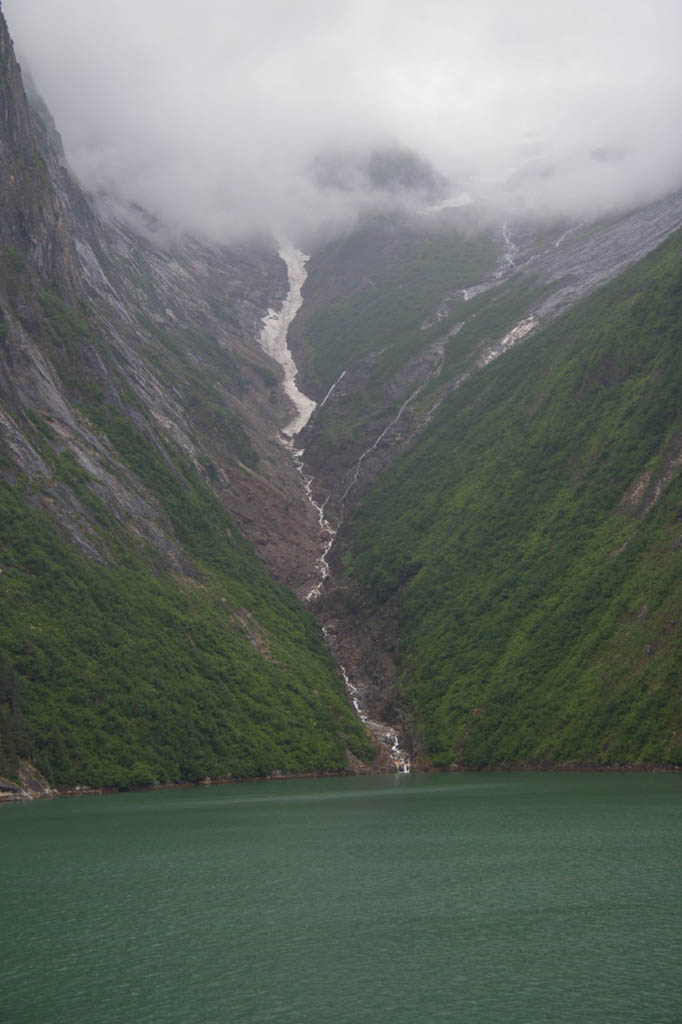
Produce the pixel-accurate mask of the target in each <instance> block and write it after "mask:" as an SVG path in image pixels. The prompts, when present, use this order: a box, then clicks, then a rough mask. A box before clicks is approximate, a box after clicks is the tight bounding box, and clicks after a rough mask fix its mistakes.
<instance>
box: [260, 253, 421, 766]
mask: <svg viewBox="0 0 682 1024" xmlns="http://www.w3.org/2000/svg"><path fill="white" fill-rule="evenodd" d="M279 255H280V256H281V258H282V259H283V260H284V262H285V263H286V267H287V273H288V277H289V291H288V293H287V296H286V298H285V300H284V302H283V304H282V307H281V309H280V310H279V311H275V310H273V309H270V310H268V313H267V314H266V316H265V317H264V318H263V327H262V330H261V333H260V338H259V342H260V345H261V347H262V348H263V349H264V351H265V352H267V354H268V355H269V356H271V357H272V358H273V359H274V360H275V361H276V362H278V363H279V364H280V366H281V367H282V369H283V371H284V380H283V382H282V386H283V388H284V391H285V393H286V395H287V396H288V397H289V398H290V399H291V402H292V404H293V406H294V408H295V410H296V415H295V416H294V417H293V419H292V420H291V421H290V422H289V423H287V425H286V426H285V427H284V428H283V429H282V431H281V437H280V442H281V443H282V444H283V445H284V447H285V448H287V450H288V451H289V452H290V454H291V457H292V459H293V460H294V463H295V465H296V468H297V469H298V471H299V473H300V474H301V478H302V480H303V488H304V491H305V495H306V498H307V500H308V501H309V502H310V504H311V505H312V507H313V509H314V510H315V513H316V515H317V520H318V525H319V530H320V538H321V541H322V544H323V547H322V552H321V554H320V556H319V557H318V559H317V561H316V563H315V573H316V575H317V581H316V583H315V584H314V585H313V586H312V587H311V588H310V590H309V591H308V593H307V595H306V602H307V603H309V604H310V603H311V602H313V601H314V600H315V599H316V598H317V597H319V595H320V593H321V590H322V587H323V586H324V583H325V580H326V579H327V577H328V576H329V571H330V570H329V552H330V551H331V548H332V545H333V544H334V539H335V537H336V529H335V528H334V527H333V526H332V524H331V523H330V522H329V520H328V519H327V518H326V516H325V506H326V504H327V501H326V500H325V501H323V502H322V503H319V502H317V501H316V500H315V498H314V496H313V489H312V485H313V477H312V476H310V475H309V474H307V473H306V471H305V464H304V461H303V457H304V450H303V449H302V448H297V447H296V444H295V437H296V435H297V434H298V433H299V431H301V430H303V427H304V426H305V425H306V423H307V422H308V420H309V419H310V417H311V416H312V414H313V412H314V410H315V409H316V408H317V403H316V402H314V401H313V399H312V398H309V397H308V396H307V395H305V394H303V392H302V391H300V390H299V388H298V386H297V384H296V376H297V373H298V370H297V367H296V364H295V363H294V359H293V356H292V354H291V350H290V349H289V346H288V343H287V335H288V332H289V327H290V326H291V323H292V322H293V320H294V317H295V316H296V314H297V313H298V311H299V309H300V308H301V304H302V302H303V297H302V294H301V290H302V288H303V284H304V282H305V279H306V276H307V273H306V263H307V261H308V259H309V257H308V256H306V255H305V253H302V252H300V250H298V249H296V248H294V247H293V246H290V245H282V246H281V248H280V250H279ZM345 374H346V371H345V370H344V371H343V372H342V373H341V374H340V376H339V377H338V379H337V380H336V382H335V383H334V384H333V385H332V386H331V388H330V389H329V391H328V392H327V394H326V395H325V397H324V398H323V400H322V401H321V402H320V408H321V407H322V406H323V405H324V404H325V402H326V401H327V399H328V398H329V397H330V395H331V394H332V392H333V391H334V389H335V388H336V386H337V384H339V383H340V382H341V380H342V379H343V377H344V376H345ZM349 490H350V488H349ZM322 631H323V633H324V636H325V639H326V641H327V643H328V644H329V647H330V649H332V651H333V647H334V643H333V639H334V638H333V637H332V636H331V635H330V633H329V631H328V630H327V629H326V627H324V626H323V627H322ZM339 671H340V673H341V677H342V679H343V682H344V685H345V687H346V692H347V694H348V697H349V700H350V701H351V704H352V705H353V708H354V709H355V712H356V714H357V715H358V717H359V718H360V720H361V721H362V722H363V723H364V724H365V726H366V727H367V728H368V729H369V731H370V732H371V733H372V735H373V736H374V737H375V738H376V739H377V740H379V741H380V742H381V743H382V744H383V745H384V746H385V747H386V748H387V750H388V751H389V755H390V759H391V762H392V764H393V766H394V768H395V771H397V772H403V773H407V772H409V770H410V757H409V754H408V753H407V751H406V750H404V749H403V748H402V746H401V741H400V735H399V733H398V731H397V730H396V729H394V728H393V727H392V726H390V725H387V724H386V723H384V722H377V721H375V720H373V719H372V718H370V716H369V715H368V714H367V711H366V709H365V708H364V707H363V705H362V700H361V695H360V692H359V690H358V688H357V686H355V684H354V683H353V680H352V679H351V678H350V676H349V673H348V670H347V669H346V667H345V666H344V665H342V664H340V663H339Z"/></svg>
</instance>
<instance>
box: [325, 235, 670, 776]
mask: <svg viewBox="0 0 682 1024" xmlns="http://www.w3.org/2000/svg"><path fill="white" fill-rule="evenodd" d="M680 323H682V235H681V234H680V232H677V233H675V234H674V235H672V236H671V237H670V238H669V239H668V240H667V241H666V242H665V243H664V244H663V245H662V246H661V247H660V248H659V249H658V250H657V251H656V252H654V253H653V254H651V255H650V256H648V257H647V258H646V259H644V260H643V261H641V262H640V263H638V264H637V265H636V266H634V267H632V268H631V269H630V270H628V271H626V272H625V273H624V274H623V275H621V276H620V277H619V278H617V279H616V280H615V281H613V282H611V283H610V284H608V285H606V286H605V287H604V288H603V289H602V290H600V291H599V292H597V293H595V294H594V295H592V296H590V297H588V298H586V299H583V300H582V301H581V302H580V303H579V304H578V305H576V306H575V307H574V309H573V310H571V311H570V312H569V313H567V314H565V315H564V316H562V317H561V318H560V319H558V320H556V321H555V322H554V323H552V324H550V325H549V326H547V327H546V328H545V329H543V330H541V331H538V332H537V333H536V334H534V335H532V336H531V337H530V338H529V339H528V340H526V341H525V342H524V343H523V344H522V345H520V346H519V347H516V348H513V349H512V350H511V351H509V352H507V353H506V354H504V355H503V356H501V357H500V358H499V359H498V360H497V361H496V362H495V363H493V364H492V365H490V366H488V367H486V369H485V372H483V373H479V374H475V375H473V376H472V377H471V378H470V379H469V380H467V381H466V382H465V383H463V384H462V386H461V387H460V388H458V389H457V390H456V391H454V392H453V393H451V394H450V395H449V396H447V397H446V398H445V399H444V400H443V402H442V404H441V405H440V407H439V408H438V410H437V412H436V414H435V416H434V417H433V421H432V422H431V424H430V426H429V429H428V430H427V431H425V432H424V433H423V434H422V435H421V436H420V437H419V438H417V440H416V441H415V443H414V445H413V446H412V448H411V449H410V450H409V451H407V452H406V453H404V454H403V455H402V456H401V457H399V458H398V459H397V460H396V461H395V462H394V463H393V464H392V465H390V466H389V468H388V469H386V470H385V471H384V472H383V474H382V475H381V476H379V478H378V479H377V480H376V481H375V483H374V485H373V486H372V488H371V489H370V490H369V492H368V493H367V494H366V495H365V497H364V499H363V500H361V501H360V503H359V505H358V506H357V508H356V509H355V511H354V513H353V515H352V518H351V520H350V522H349V524H348V525H347V527H346V528H345V529H344V533H343V539H344V543H343V550H339V551H337V559H336V565H337V571H338V573H339V587H338V591H337V601H341V602H343V601H345V603H346V608H347V610H348V614H349V615H355V616H358V615H359V616H360V617H362V618H363V619H369V620H372V619H374V620H376V621H377V622H380V621H381V619H382V615H384V616H385V614H386V610H387V609H388V608H389V607H390V608H391V609H392V612H391V614H395V616H396V618H397V644H395V646H394V641H393V642H392V644H391V647H392V656H393V658H394V661H395V664H396V673H397V682H396V686H395V691H394V693H393V694H392V699H393V701H394V703H395V705H397V707H398V709H399V712H400V713H401V714H402V715H403V716H404V720H405V722H406V727H407V729H408V731H409V734H410V736H411V739H412V743H413V748H414V749H415V751H417V752H419V753H421V754H423V755H424V756H425V758H426V760H428V761H429V762H430V763H432V764H434V765H437V766H441V767H446V766H449V765H453V764H456V765H459V766H470V767H478V766H482V765H495V764H497V765H499V764H514V763H515V764H519V763H524V764H557V763H561V764H564V763H576V764H595V765H598V764H603V765H607V764H608V765H613V764H642V765H646V764H679V763H681V762H682V702H681V699H682V691H681V689H680V680H681V679H682V642H681V629H680V623H681V621H682V585H681V584H682V477H681V476H680V474H679V467H680V465H681V464H682V434H681V433H680V431H681V429H682V428H681V423H682V408H681V402H682V398H681V396H682V360H681V359H680ZM339 594H341V595H342V596H341V597H339ZM396 609H397V610H396Z"/></svg>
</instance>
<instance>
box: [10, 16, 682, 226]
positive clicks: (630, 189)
mask: <svg viewBox="0 0 682 1024" xmlns="http://www.w3.org/2000/svg"><path fill="white" fill-rule="evenodd" d="M3 10H4V12H5V14H6V15H7V17H8V18H9V20H10V25H11V30H12V33H13V36H14V39H15V43H16V46H17V49H18V51H19V54H20V59H21V60H22V61H23V63H24V65H25V66H27V67H28V68H29V69H30V70H31V72H32V74H33V75H34V77H35V80H36V83H37V86H38V88H39V90H40V92H41V93H42V95H43V96H44V98H45V100H46V102H47V104H48V106H49V107H50V109H51V110H52V112H53V114H54V116H55V119H56V121H57V123H58V124H59V126H60V131H61V132H62V134H63V138H64V144H65V150H66V154H67V158H68V160H69V162H70V164H71V165H72V167H73V168H74V170H75V171H76V173H77V175H78V176H79V178H80V179H81V180H82V181H83V182H84V183H85V185H86V186H87V187H88V188H90V189H91V190H93V191H95V192H99V191H105V192H109V193H115V194H119V195H121V196H122V197H124V198H125V199H126V200H128V201H131V202H136V203H140V204H141V205H143V206H144V207H146V208H147V209H149V210H150V211H151V212H152V213H153V214H154V215H155V216H157V217H158V218H160V219H161V220H162V221H164V222H166V223H168V224H170V225H177V226H178V227H179V228H183V229H190V230H199V231H203V232H206V233H209V234H211V235H212V237H214V238H215V239H218V240H223V239H229V238H232V237H235V236H237V235H244V234H249V233H252V232H262V231H264V230H266V231H274V232H275V233H277V234H279V235H280V236H282V235H286V236H293V237H295V238H298V239H299V240H305V239H306V238H307V237H309V236H310V235H311V232H313V230H315V229H317V228H318V226H319V224H320V223H327V224H332V225H334V224H344V223H347V222H348V221H352V220H353V218H355V217H356V216H357V214H358V211H361V210H362V209H365V208H366V206H367V203H368V202H373V203H377V202H378V203H379V204H380V203H381V202H382V201H384V200H385V199H386V197H387V196H388V197H389V198H391V200H392V201H393V202H394V203H396V202H401V203H407V204H408V205H409V204H410V203H412V204H415V203H416V204H417V205H418V204H419V203H421V202H423V195H422V192H423V189H422V188H421V185H422V184H424V179H423V176H422V180H421V182H417V184H418V185H419V187H418V188H417V189H415V188H413V187H412V186H413V185H414V184H415V182H414V181H413V182H412V183H410V181H409V175H408V178H407V179H406V180H405V181H404V182H403V184H407V186H409V187H407V188H400V189H396V188H395V187H394V185H395V181H396V179H395V176H394V177H393V185H391V184H390V183H389V185H388V187H387V188H386V189H384V188H383V187H381V182H378V181H377V179H376V173H375V171H376V168H375V171H372V167H371V164H372V161H373V160H376V159H377V156H376V154H382V153H383V154H386V153H387V152H391V151H392V152H399V151H401V150H402V151H403V152H411V153H412V154H414V156H413V159H414V160H415V161H417V163H419V162H420V161H422V162H423V166H430V168H431V171H430V172H429V173H430V174H431V176H432V183H431V184H432V186H433V184H435V183H436V182H444V181H445V180H446V179H447V180H449V182H450V187H451V188H452V189H453V191H454V192H461V191H463V190H464V191H466V192H467V193H468V194H469V195H470V196H472V198H473V199H474V200H475V202H477V203H479V204H482V205H485V206H487V207H493V208H494V209H497V210H499V211H500V214H501V215H506V214H507V213H509V212H512V213H513V214H514V215H519V214H520V213H522V214H523V215H526V216H528V215H532V214H539V215H543V216H557V215H562V216H577V217H584V216H591V215H596V214H600V213H603V212H605V211H608V210H611V209H614V208H622V207H625V206H628V205H633V204H637V203H641V202H645V201H648V200H652V199H655V198H656V197H657V196H659V195H662V194H664V193H665V192H666V191H669V190H670V189H671V188H674V187H676V186H677V185H678V184H679V183H680V180H682V170H681V169H682V159H681V158H682V140H681V139H680V133H679V130H678V126H679V119H680V105H681V104H680V99H681V96H682V71H681V69H680V62H679V40H680V38H681V37H682V10H681V9H680V6H679V4H678V3H676V2H674V0H654V2H652V3H650V4H648V5H646V7H645V6H644V5H641V4H633V3H626V4H623V3H618V4H616V3H615V2H612V0H608V2H605V3H601V4H599V5H597V6H596V7H595V5H589V4H588V3H586V2H584V0H580V2H578V3H577V4H574V5H572V6H571V8H570V10H569V9H567V8H566V9H562V8H557V7H555V6H554V5H546V4H541V3H539V2H537V0H523V2H521V3H517V4H515V5H513V7H511V6H510V5H508V4H505V3H503V2H502V0H493V2H490V3H487V4H485V5H476V4H473V3H471V2H469V3H464V4H460V5H457V6H453V5H451V4H447V3H444V2H442V0H426V2H425V3H422V4H420V5H418V6H417V5H414V4H411V3H408V2H405V0H402V2H392V3H387V2H385V0H373V2H371V3H369V4H366V3H365V4H361V3H359V2H350V3H346V4H343V5H340V6H338V7H332V6H331V5H326V4H323V5H316V4H313V3H312V2H310V0H304V2H302V3H299V4H297V5H296V6H294V7H292V5H291V4H284V3H279V2H272V0H269V2H267V3H266V2H263V0H259V2H256V3H253V4H250V5H248V8H246V7H244V5H241V4H239V5H238V4H234V3H228V4H219V3H217V2H215V0H202V2H199V3H197V4H195V5H194V6H193V7H192V10H191V12H190V11H189V9H188V8H187V7H186V5H184V4H181V3H180V2H179V0H146V2H145V4H144V5H140V4H134V3H133V2H132V0H120V2H119V3H117V4H116V5H111V4H109V3H105V2H104V0H90V2H89V3H88V4H83V3H81V2H79V0H63V2H61V3H59V4H58V5H56V4H54V3H52V2H50V0H32V2H30V3H27V2H26V0H21V2H20V0H5V2H4V4H3ZM363 154H365V156H363ZM373 154H374V155H373ZM363 161H364V165H363ZM416 166H417V165H416V164H415V167H416ZM403 170H404V168H403ZM389 177H390V176H389ZM330 184H332V185H333V186H334V187H330ZM378 186H379V187H378ZM443 187H444V186H443ZM427 191H428V189H427Z"/></svg>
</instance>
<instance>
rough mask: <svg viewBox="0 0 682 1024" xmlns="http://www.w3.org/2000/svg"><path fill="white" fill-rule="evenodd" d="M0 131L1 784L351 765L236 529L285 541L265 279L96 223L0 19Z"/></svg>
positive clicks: (239, 265) (316, 682)
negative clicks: (32, 97) (28, 774)
mask: <svg viewBox="0 0 682 1024" xmlns="http://www.w3.org/2000/svg"><path fill="white" fill-rule="evenodd" d="M0 126H1V127H0V134H1V139H0V141H1V143H2V146H1V148H0V174H1V176H2V181H3V183H4V184H3V187H2V190H1V192H0V207H1V208H0V212H1V213H2V217H1V218H0V312H1V316H0V775H2V776H5V777H9V778H10V779H14V780H16V779H17V778H18V777H19V775H20V766H21V762H22V761H26V760H28V761H30V762H32V763H33V764H34V765H35V766H36V767H37V768H38V770H39V771H40V772H42V773H43V774H44V775H45V776H46V778H47V779H48V780H49V782H50V783H51V784H52V785H54V786H58V787H59V786H61V787H74V786H85V787H101V786H119V787H129V786H136V785H143V784H151V783H157V782H168V781H171V782H179V781H196V780H198V779H202V778H204V777H206V776H209V777H211V778H215V779H221V778H228V777H243V776H251V775H264V774H270V773H272V772H280V773H288V772H327V771H343V770H345V768H346V766H347V764H348V758H349V751H350V752H352V753H353V754H355V755H359V756H360V757H371V756H372V752H371V750H370V749H369V745H368V741H367V737H366V733H365V730H364V728H363V726H362V725H361V724H360V723H359V722H358V720H357V719H356V717H355V715H354V713H353V711H352V709H351V707H350V705H349V703H348V700H347V697H346V694H345V692H344V689H343V684H342V681H341V679H340V676H339V674H338V669H337V667H336V665H335V663H334V662H333V660H332V658H331V656H330V654H329V652H328V651H327V649H326V647H325V644H324V642H323V638H322V635H321V633H320V629H319V626H318V625H317V624H316V623H315V621H314V619H313V618H312V616H311V615H310V614H309V613H308V612H307V611H306V610H305V609H304V607H303V606H302V605H301V603H300V602H299V601H298V600H297V599H296V598H295V597H294V596H293V594H292V593H291V591H290V590H288V589H286V588H285V587H283V586H282V585H281V584H280V583H278V582H277V581H276V580H275V579H274V578H273V576H272V575H271V574H270V573H269V572H268V571H267V570H266V569H265V567H264V565H263V563H262V562H261V560H260V559H259V558H258V557H257V555H256V554H255V552H254V550H253V547H252V546H251V544H250V543H249V542H248V541H247V540H246V539H245V537H244V536H243V534H242V533H241V532H240V530H239V529H238V527H237V524H236V515H239V518H240V520H244V521H246V523H247V526H248V525H249V514H250V510H251V509H252V508H253V506H254V503H256V504H257V506H258V510H259V516H260V520H259V522H258V523H256V524H255V526H254V529H255V530H256V532H258V530H260V531H261V533H264V534H266V535H269V533H270V534H271V533H272V529H273V528H274V527H273V523H274V524H275V526H276V525H277V523H278V522H280V524H281V525H280V526H279V529H280V531H283V532H285V533H287V532H289V534H290V535H291V536H294V537H296V536H297V534H296V530H297V529H298V528H299V527H298V525H297V514H296V511H295V510H294V511H293V512H291V511H290V514H289V516H288V518H287V519H286V521H285V517H284V515H283V509H287V508H288V509H290V510H291V508H292V496H291V492H290V490H288V489H287V483H286V479H287V478H286V472H287V470H289V472H290V474H291V477H292V478H296V477H297V474H296V473H295V470H294V467H293V466H291V465H290V459H289V457H288V455H287V454H286V453H285V452H283V450H282V449H281V446H280V445H278V444H277V443H276V441H275V437H276V432H277V425H278V423H279V422H286V417H287V416H288V407H287V406H286V403H284V404H282V402H281V401H280V399H279V397H278V396H279V390H280V388H279V376H278V371H277V367H276V366H275V365H274V364H273V363H271V361H269V360H268V359H267V358H266V357H265V356H264V355H263V354H262V353H261V352H260V349H259V347H258V344H257V337H258V331H259V328H260V320H261V317H262V316H263V315H264V313H265V312H266V311H267V308H268V305H269V303H271V302H273V301H274V302H275V304H276V303H277V300H281V298H282V296H283V294H284V291H285V280H284V281H283V277H284V278H285V269H284V267H283V264H281V261H280V260H279V259H278V258H277V255H276V253H275V252H274V251H273V250H272V246H269V247H268V246H263V245H262V244H260V245H254V246H252V247H250V248H249V247H248V246H242V247H241V248H232V249H230V248H227V247H221V246H217V245H210V244H208V243H203V242H202V241H201V240H198V239H190V238H180V239H178V238H177V237H176V238H173V237H170V238H165V237H164V236H163V233H162V232H161V231H160V230H159V225H155V224H154V223H153V222H151V219H150V218H145V216H144V213H143V211H130V210H129V211H128V212H127V214H126V216H124V217H123V219H117V218H116V215H115V214H114V215H111V216H109V215H107V212H106V210H104V212H103V211H102V208H101V207H100V208H98V207H97V206H96V204H95V203H94V202H93V200H92V198H91V197H89V196H87V195H86V194H85V193H83V192H82V190H81V189H80V187H79V185H78V183H77V182H76V181H75V180H74V179H73V177H72V176H71V175H70V173H69V171H68V169H67V167H66V166H65V163H64V158H63V153H62V152H61V149H60V144H59V138H58V136H57V134H56V131H55V129H54V125H52V123H51V119H50V117H49V114H48V112H47V111H46V110H45V108H44V106H42V105H41V104H40V102H39V101H36V102H35V103H34V105H33V107H30V106H29V104H28V103H27V100H26V96H25V93H24V89H23V84H22V79H21V74H20V71H19V68H18V65H17V63H16V61H15V58H14V54H13V49H12V43H11V40H10V37H9V34H8V32H7V28H6V25H5V23H4V20H0ZM131 225H132V226H131ZM278 470H281V479H280V477H278V476H277V473H278ZM282 479H283V480H284V483H282ZM297 486H298V484H297ZM301 504H302V506H303V504H304V503H303V502H302V503H301ZM229 509H235V510H236V512H235V513H232V512H231V511H229ZM311 515H312V513H311ZM268 516H269V518H268ZM280 539H281V538H280ZM277 541H278V538H277V537H275V538H274V541H273V544H275V546H276V544H277ZM10 788H11V787H10Z"/></svg>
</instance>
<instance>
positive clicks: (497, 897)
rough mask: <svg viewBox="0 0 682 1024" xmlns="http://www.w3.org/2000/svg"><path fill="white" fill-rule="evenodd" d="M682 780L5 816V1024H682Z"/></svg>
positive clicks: (228, 800)
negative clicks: (221, 1023) (329, 1023)
mask: <svg viewBox="0 0 682 1024" xmlns="http://www.w3.org/2000/svg"><path fill="white" fill-rule="evenodd" d="M681 838H682V777H679V776H673V775H648V776H646V775H551V774H530V775H523V774H489V775H456V776H429V777H418V776H412V777H408V778H396V777H391V778H369V779H367V778H361V779H320V780H312V781H296V782H285V783H262V784H245V785H241V786H227V787H219V788H212V789H191V790H176V791H170V792H159V793H133V794H121V795H116V796H102V797H84V798H80V799H79V798H68V799H62V800H56V801H46V802H41V803H34V804H22V805H12V806H8V807H2V808H0V850H1V852H2V882H1V885H2V895H1V897H0V915H1V916H0V920H1V921H2V927H1V930H0V957H1V959H0V964H1V967H2V977H1V980H0V986H1V987H0V1020H1V1021H2V1022H3V1024H28V1022H31V1024H32V1022H36V1024H57V1022H65V1024H100V1022H102V1024H103V1022H106V1024H114V1022H115V1024H119V1022H120V1024H146V1022H149V1024H151V1022H154V1024H175V1022H178V1024H193V1022H197V1024H213V1022H226V1024H227V1022H229V1024H251V1022H254V1024H255V1022H271V1021H276V1022H292V1024H293V1022H296V1024H307V1022H332V1024H334V1022H344V1024H351V1022H365V1021H366V1022H373V1024H374V1022H387V1024H403V1022H405V1024H407V1022H409V1024H430V1022H438V1021H452V1022H458V1024H536V1022H537V1024H563V1022H567V1024H568V1022H571V1024H592V1022H594V1024H611V1022H612V1024H634V1022H642V1024H680V1022H682V999H681V993H682V913H681V911H682V899H681V891H682V870H681V868H682V843H681V841H680V840H681Z"/></svg>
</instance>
